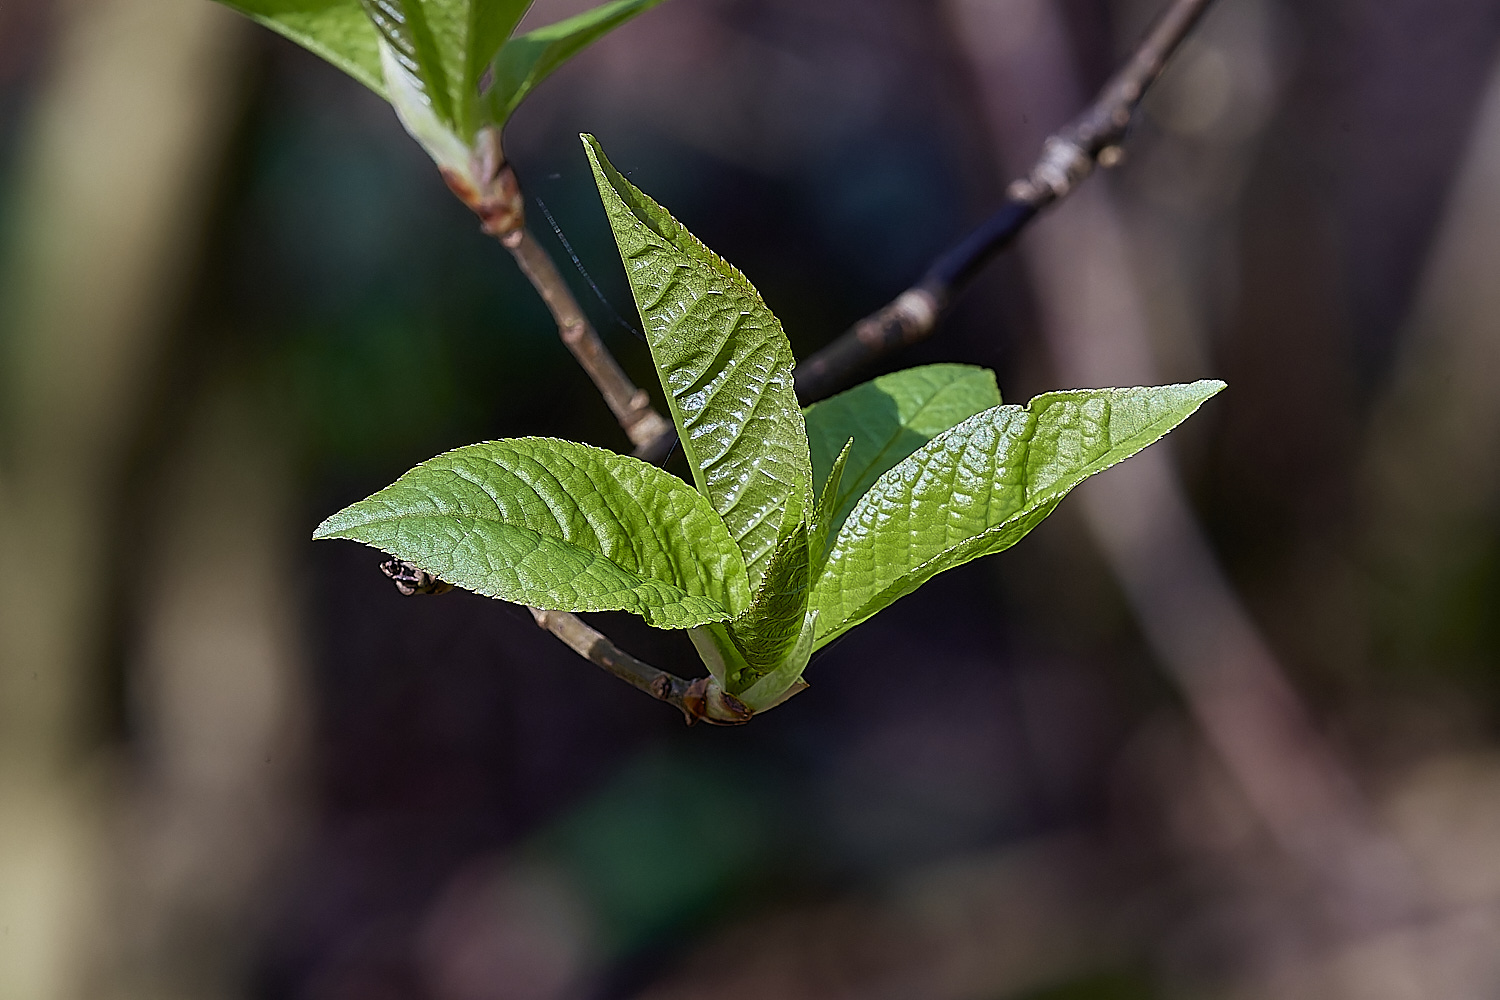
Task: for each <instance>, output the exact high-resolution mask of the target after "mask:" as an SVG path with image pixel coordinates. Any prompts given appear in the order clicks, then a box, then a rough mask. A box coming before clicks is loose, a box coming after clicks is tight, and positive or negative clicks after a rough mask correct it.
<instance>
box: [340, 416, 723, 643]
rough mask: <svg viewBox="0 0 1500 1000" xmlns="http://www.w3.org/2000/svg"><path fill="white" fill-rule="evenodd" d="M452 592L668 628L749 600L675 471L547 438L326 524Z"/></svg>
mask: <svg viewBox="0 0 1500 1000" xmlns="http://www.w3.org/2000/svg"><path fill="white" fill-rule="evenodd" d="M314 537H315V538H351V539H354V540H355V541H360V542H365V543H366V544H369V545H374V546H376V547H377V548H380V549H383V550H385V551H386V552H389V553H391V554H392V555H395V556H397V557H399V558H401V559H405V560H407V561H408V562H411V563H413V564H415V565H416V566H418V567H419V568H421V569H423V570H426V571H427V572H429V573H432V574H433V575H435V576H437V577H439V578H441V579H443V580H446V581H447V582H449V583H453V584H456V585H457V586H460V587H464V588H466V589H469V590H473V591H476V592H477V593H480V594H485V595H487V596H489V597H498V598H501V599H503V600H507V601H514V602H516V603H518V604H529V605H532V606H534V607H540V608H547V609H550V610H556V611H614V610H619V611H631V612H634V613H635V614H638V615H640V616H641V617H643V618H645V619H646V621H647V622H649V623H650V624H652V625H655V626H657V627H659V628H691V627H693V626H696V625H702V624H705V623H708V622H714V621H724V620H727V619H728V618H730V617H731V616H733V615H734V614H736V613H738V612H740V611H742V610H743V609H744V608H745V607H746V606H748V604H749V602H750V591H749V587H748V585H747V583H746V580H745V570H744V563H743V561H742V559H741V557H740V553H739V549H738V548H737V547H736V546H735V544H734V542H733V541H732V540H731V539H730V537H729V535H728V533H727V532H726V531H725V530H724V525H723V523H722V522H721V521H720V520H719V518H718V515H716V514H715V513H714V511H713V510H712V508H710V507H709V505H708V502H707V501H706V500H705V499H704V498H703V497H701V496H700V495H699V494H698V493H696V492H695V491H694V490H693V489H691V488H690V487H689V486H688V485H687V484H686V483H684V482H682V480H680V479H678V478H677V477H675V476H673V475H671V474H670V473H667V472H663V471H662V470H660V469H658V468H656V467H654V466H651V465H647V464H646V463H644V462H641V461H638V460H636V459H633V458H627V457H624V456H621V455H616V454H614V453H612V452H607V451H603V450H601V449H599V448H592V447H589V446H588V445H582V444H575V443H573V442H570V441H558V440H554V439H551V438H516V439H512V440H508V441H490V442H485V443H483V444H476V445H470V446H468V447H466V448H459V449H456V450H454V451H450V452H448V453H446V454H443V455H439V456H438V457H437V458H434V459H431V460H430V461H427V462H423V463H422V464H421V465H419V466H417V467H416V468H415V469H412V470H411V471H410V472H408V473H406V474H405V475H403V476H402V477H401V478H400V479H398V480H397V481H396V482H395V483H393V484H392V485H390V486H388V487H386V488H385V489H383V490H381V491H380V492H379V493H376V494H375V495H374V496H372V497H370V498H369V499H367V500H362V501H360V502H359V503H356V504H354V505H352V506H350V507H347V508H345V509H344V510H342V511H340V512H339V513H337V514H335V515H334V516H333V517H330V518H329V519H328V520H327V521H324V522H323V524H322V525H320V526H319V527H318V530H317V532H316V533H315V534H314Z"/></svg>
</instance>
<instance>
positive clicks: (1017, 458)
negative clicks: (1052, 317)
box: [813, 381, 1224, 645]
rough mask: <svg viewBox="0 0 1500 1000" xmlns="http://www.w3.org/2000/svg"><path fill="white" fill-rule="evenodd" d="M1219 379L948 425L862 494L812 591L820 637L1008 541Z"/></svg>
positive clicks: (997, 411)
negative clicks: (817, 615)
mask: <svg viewBox="0 0 1500 1000" xmlns="http://www.w3.org/2000/svg"><path fill="white" fill-rule="evenodd" d="M1222 388H1224V383H1222V382H1214V381H1202V382H1194V383H1191V384H1188V385H1168V386H1159V387H1156V388H1137V389H1077V390H1073V391H1070V392H1052V393H1047V394H1045V395H1042V396H1038V397H1036V398H1035V399H1033V400H1032V401H1031V402H1030V403H1029V404H1027V406H1026V407H1024V408H1022V407H1019V406H997V407H994V408H992V409H989V410H985V411H984V412H983V413H979V414H977V415H975V416H973V417H970V418H969V419H968V420H966V421H964V422H963V423H961V424H959V425H958V426H957V427H954V428H952V429H951V430H949V431H946V432H944V433H943V434H940V435H939V436H938V437H936V438H934V439H933V440H932V441H930V442H929V443H928V444H926V445H925V446H923V447H922V448H920V449H919V450H918V451H916V452H915V453H914V454H912V455H911V456H910V457H909V458H907V459H905V460H904V461H902V462H900V463H899V464H897V465H896V466H894V467H893V468H891V469H890V470H889V471H887V472H886V473H885V474H884V475H882V476H881V477H880V478H879V479H878V480H877V481H876V483H875V485H874V486H873V487H872V488H871V489H870V491H869V492H868V493H866V494H865V495H864V496H863V497H861V498H860V500H859V502H858V503H857V504H856V505H855V507H854V510H853V512H852V513H851V514H850V515H849V518H848V520H847V521H845V523H844V527H843V529H842V530H841V531H840V532H839V535H838V537H837V539H835V541H834V545H833V549H832V551H831V553H830V554H829V557H828V562H827V564H826V566H825V567H824V569H823V573H822V575H821V576H820V577H819V578H818V580H817V581H816V583H815V585H814V589H813V607H814V608H815V609H817V610H818V612H819V621H818V629H817V630H818V637H817V641H818V644H819V645H822V644H823V643H826V642H828V641H830V640H831V639H833V638H834V637H836V636H838V635H840V634H842V633H843V632H844V631H846V630H848V629H849V628H852V627H853V626H855V625H857V624H859V623H860V622H862V621H864V620H865V619H866V618H868V617H870V616H871V615H873V614H875V613H876V612H877V611H879V610H881V609H882V608H884V607H886V606H887V605H889V604H890V603H891V602H892V601H895V600H897V599H898V598H900V597H903V596H904V595H906V594H909V593H911V592H912V591H913V590H915V589H917V587H919V586H921V585H922V584H923V583H925V582H926V581H927V580H929V579H931V578H932V577H933V576H936V575H937V574H938V573H941V572H942V571H943V570H946V569H952V568H953V567H955V566H958V565H961V564H963V563H965V562H968V561H969V560H971V559H977V558H978V557H980V556H983V555H988V554H990V553H993V552H999V551H1001V550H1002V549H1005V548H1009V547H1010V546H1011V545H1014V544H1015V543H1016V542H1017V541H1019V540H1020V539H1021V537H1022V536H1023V535H1025V534H1026V533H1027V532H1028V531H1030V530H1031V529H1032V528H1033V527H1035V525H1036V524H1037V523H1039V522H1040V521H1041V520H1042V519H1043V518H1044V517H1046V515H1047V514H1048V513H1050V512H1051V510H1052V508H1053V507H1055V506H1056V505H1057V503H1058V501H1060V500H1061V499H1062V498H1063V496H1064V495H1065V494H1067V492H1068V491H1069V490H1071V489H1072V488H1073V487H1074V486H1077V485H1078V484H1079V483H1080V482H1082V481H1083V480H1084V479H1086V478H1087V477H1089V476H1091V475H1093V474H1094V473H1097V472H1101V471H1103V470H1104V469H1107V468H1109V467H1110V466H1111V465H1114V464H1115V463H1117V462H1120V461H1122V460H1123V459H1126V458H1129V457H1130V456H1131V455H1133V454H1135V453H1136V452H1138V451H1140V450H1141V449H1142V448H1144V447H1146V446H1147V445H1149V444H1151V443H1152V442H1153V441H1156V440H1157V439H1158V438H1160V437H1161V436H1162V435H1164V434H1166V433H1167V432H1168V431H1169V430H1171V429H1172V428H1173V427H1175V426H1177V424H1179V423H1181V422H1182V421H1183V420H1184V419H1186V418H1187V417H1188V416H1189V415H1190V414H1192V412H1193V411H1194V410H1196V409H1197V408H1198V407H1199V406H1200V405H1201V404H1202V403H1203V401H1204V400H1206V399H1208V398H1209V397H1210V396H1212V395H1214V394H1215V393H1216V392H1218V391H1219V390H1220V389H1222Z"/></svg>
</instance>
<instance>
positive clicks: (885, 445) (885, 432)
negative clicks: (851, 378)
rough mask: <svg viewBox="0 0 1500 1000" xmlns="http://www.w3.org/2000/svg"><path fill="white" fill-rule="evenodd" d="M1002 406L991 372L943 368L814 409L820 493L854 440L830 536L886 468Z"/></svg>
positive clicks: (811, 425)
mask: <svg viewBox="0 0 1500 1000" xmlns="http://www.w3.org/2000/svg"><path fill="white" fill-rule="evenodd" d="M999 405H1000V390H999V388H997V387H996V385H995V373H994V372H992V371H990V370H989V369H987V368H975V367H973V366H972V365H947V364H944V365H924V366H922V367H920V368H908V369H906V370H904V371H899V372H894V373H892V374H890V375H882V376H881V377H879V378H877V379H874V380H872V381H869V382H866V383H864V384H863V385H859V386H855V387H854V388H853V389H850V390H849V391H847V392H841V393H839V394H838V395H837V396H832V397H830V398H828V399H825V400H823V401H822V402H818V403H814V404H813V405H812V406H809V407H808V408H807V409H806V410H805V411H804V416H805V417H806V420H807V438H808V447H809V449H810V452H811V456H812V468H813V482H814V483H816V484H817V485H818V489H819V490H820V491H821V490H822V489H823V487H824V486H825V485H826V482H827V478H828V471H829V469H830V468H831V467H832V465H833V464H834V459H835V458H837V456H838V454H839V452H840V451H842V450H843V448H844V445H845V444H846V443H848V441H849V440H850V439H851V438H852V439H853V441H854V444H853V446H852V447H851V448H850V449H849V457H848V460H847V464H846V466H845V467H844V470H843V478H842V481H841V483H840V485H839V486H838V488H837V490H836V491H835V494H834V496H833V500H832V512H831V515H830V519H829V521H828V525H827V527H828V534H829V537H830V538H833V537H837V536H838V531H839V528H840V527H841V526H842V525H843V523H844V519H845V518H847V517H848V516H849V512H850V511H851V510H853V509H854V505H855V504H856V503H857V502H858V501H859V498H860V497H862V496H864V494H865V491H866V490H868V489H869V488H870V487H871V486H873V485H875V481H876V480H877V479H879V478H880V477H881V476H882V475H883V474H884V473H885V472H886V470H887V469H889V468H891V467H892V466H893V465H895V464H896V463H897V462H900V461H901V460H902V459H904V458H906V457H907V456H908V455H910V454H912V453H913V452H915V451H916V450H917V449H918V448H920V447H922V446H923V445H924V444H926V443H927V442H928V441H931V440H932V439H933V438H935V437H937V436H938V435H939V434H941V433H942V432H943V431H946V430H947V429H948V428H950V427H953V426H954V425H956V424H958V423H960V422H962V421H964V420H967V419H968V418H969V417H972V416H973V415H974V414H976V413H978V412H980V411H981V410H987V409H989V408H990V407H992V406H999Z"/></svg>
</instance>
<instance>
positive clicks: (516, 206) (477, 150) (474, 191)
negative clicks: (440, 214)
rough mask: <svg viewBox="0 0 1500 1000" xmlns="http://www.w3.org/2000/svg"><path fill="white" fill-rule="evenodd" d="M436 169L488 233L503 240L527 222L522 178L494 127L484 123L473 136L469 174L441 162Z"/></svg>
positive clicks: (449, 188)
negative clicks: (502, 145) (503, 148)
mask: <svg viewBox="0 0 1500 1000" xmlns="http://www.w3.org/2000/svg"><path fill="white" fill-rule="evenodd" d="M438 171H439V172H440V173H441V174H442V175H443V182H444V183H446V184H447V185H448V190H450V191H452V192H453V193H454V194H455V195H457V196H458V200H459V201H461V202H463V203H464V204H465V205H468V206H469V208H470V209H472V210H473V212H474V214H475V215H477V216H479V228H480V229H482V230H484V231H485V232H486V233H488V234H489V235H491V236H494V237H496V238H498V239H502V240H503V239H504V238H505V237H506V236H507V235H509V234H510V233H513V232H515V231H516V230H518V229H521V228H522V227H524V226H525V225H526V199H525V198H524V197H522V195H521V182H520V181H518V180H517V179H516V172H515V171H514V170H512V169H511V166H510V164H509V163H507V162H506V161H505V154H504V152H503V151H502V150H501V148H500V133H499V132H498V131H497V130H495V129H493V128H490V127H485V128H482V129H480V130H479V134H478V135H476V136H475V137H474V148H473V150H472V151H471V152H470V157H469V176H467V177H466V176H464V175H463V174H462V173H461V172H460V171H458V170H454V169H452V168H450V167H444V166H439V167H438Z"/></svg>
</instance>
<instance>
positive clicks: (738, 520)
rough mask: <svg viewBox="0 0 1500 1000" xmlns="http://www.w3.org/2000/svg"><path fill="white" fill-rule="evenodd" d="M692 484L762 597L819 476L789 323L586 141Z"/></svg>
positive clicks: (590, 138)
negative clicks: (781, 540) (780, 541)
mask: <svg viewBox="0 0 1500 1000" xmlns="http://www.w3.org/2000/svg"><path fill="white" fill-rule="evenodd" d="M584 146H585V148H586V149H587V150H588V155H589V160H590V162H591V163H592V164H593V168H594V176H595V179H596V180H597V182H598V185H599V193H600V196H601V197H602V198H603V200H604V208H605V213H606V215H607V216H608V218H609V223H610V228H611V229H613V231H614V235H615V242H616V244H617V245H618V247H619V250H620V257H621V259H622V261H623V262H624V264H625V273H626V276H627V277H628V278H629V280H630V287H631V291H632V292H633V293H634V295H635V301H636V305H637V306H638V307H639V309H640V313H641V319H642V321H643V322H644V325H645V331H646V337H647V340H648V341H649V342H650V345H651V357H652V360H653V361H654V362H655V363H656V369H657V373H658V374H659V375H660V377H661V383H662V388H663V390H665V392H666V395H667V401H668V404H669V406H670V408H671V411H672V419H673V420H674V421H675V422H676V424H677V430H678V433H679V434H680V436H681V438H682V448H683V452H684V453H685V454H686V456H687V459H688V465H689V467H690V468H691V469H692V472H693V482H694V484H695V485H696V486H697V487H698V489H699V491H700V492H702V493H703V495H704V496H706V497H708V499H709V500H710V501H711V502H712V504H713V506H714V509H715V510H717V511H718V512H719V514H720V516H721V517H723V518H724V522H725V524H726V525H727V526H728V528H729V533H730V535H731V536H732V537H733V538H734V539H735V541H736V542H737V543H738V544H739V546H740V550H741V552H742V553H743V554H744V557H745V565H746V568H747V569H748V570H749V574H750V583H751V586H752V587H758V586H759V584H760V580H761V577H762V576H763V575H764V573H765V567H766V564H767V563H768V562H769V561H770V558H771V553H772V551H773V550H774V549H775V547H776V542H777V538H778V534H779V529H780V526H781V524H782V523H783V515H785V516H786V517H787V518H789V519H790V522H791V523H796V521H797V520H799V519H800V517H801V516H802V514H803V513H804V512H806V511H807V508H808V507H809V506H810V503H811V501H810V499H809V498H810V495H811V481H812V468H811V461H810V459H809V457H808V450H807V434H806V430H805V426H804V424H803V420H802V410H801V408H800V407H799V406H798V405H797V397H796V392H795V390H794V389H793V385H792V369H793V367H794V361H793V358H792V349H791V345H790V344H788V343H787V339H786V334H785V333H783V332H782V329H781V323H780V322H779V321H778V320H777V319H776V317H775V316H773V315H772V314H771V310H770V309H768V308H767V307H766V304H765V302H764V301H762V299H761V297H760V293H759V292H757V291H756V290H755V288H754V286H752V285H751V284H750V282H749V281H748V280H746V278H745V276H744V275H742V274H741V273H740V272H739V271H738V270H736V269H735V268H733V267H731V266H730V265H729V264H727V263H725V262H724V260H723V259H722V258H720V257H719V256H718V255H717V254H715V253H714V252H713V251H712V250H709V249H708V248H707V247H706V246H704V245H703V244H702V243H701V242H699V241H698V239H697V238H696V237H694V236H693V235H692V234H691V233H689V232H688V231H687V229H685V228H684V227H683V226H682V224H681V223H679V222H678V221H677V220H676V219H674V218H672V216H671V215H670V214H668V213H667V211H666V210H665V209H663V208H662V207H661V206H660V205H658V204H657V203H656V202H654V201H652V200H651V199H650V198H648V197H647V196H646V195H644V194H642V193H641V192H640V191H639V190H637V189H636V187H635V186H634V185H632V184H631V183H630V182H629V181H627V180H626V179H625V178H624V177H622V176H621V175H620V173H619V172H618V171H617V170H615V169H614V167H613V166H611V165H610V163H609V161H608V160H606V159H605V157H604V154H603V152H602V151H601V150H600V149H599V145H598V143H597V142H595V141H594V140H593V138H592V137H590V136H585V137H584Z"/></svg>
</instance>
